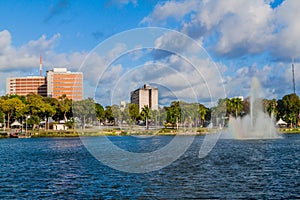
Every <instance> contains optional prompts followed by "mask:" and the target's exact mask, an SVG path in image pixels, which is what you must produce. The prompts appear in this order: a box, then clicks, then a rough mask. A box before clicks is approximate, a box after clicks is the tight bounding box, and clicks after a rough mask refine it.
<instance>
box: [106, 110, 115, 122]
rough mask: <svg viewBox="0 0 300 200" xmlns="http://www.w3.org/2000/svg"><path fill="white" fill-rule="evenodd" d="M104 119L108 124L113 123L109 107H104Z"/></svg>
mask: <svg viewBox="0 0 300 200" xmlns="http://www.w3.org/2000/svg"><path fill="white" fill-rule="evenodd" d="M104 113H105V114H104V115H105V119H106V120H107V121H108V123H114V119H115V118H114V115H113V111H112V108H111V106H105V112H104Z"/></svg>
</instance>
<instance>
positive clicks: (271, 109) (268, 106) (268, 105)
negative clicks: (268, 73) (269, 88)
mask: <svg viewBox="0 0 300 200" xmlns="http://www.w3.org/2000/svg"><path fill="white" fill-rule="evenodd" d="M263 106H264V110H265V112H266V113H268V114H269V116H271V115H272V114H273V115H274V116H277V114H278V110H277V101H276V99H272V100H268V99H264V100H263Z"/></svg>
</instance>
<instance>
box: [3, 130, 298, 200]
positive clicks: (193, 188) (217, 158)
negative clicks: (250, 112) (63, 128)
mask: <svg viewBox="0 0 300 200" xmlns="http://www.w3.org/2000/svg"><path fill="white" fill-rule="evenodd" d="M203 138H204V137H202V136H199V137H196V138H195V141H194V143H193V144H192V146H191V147H190V149H189V150H188V151H187V152H186V153H185V154H184V155H183V156H182V157H181V158H180V159H179V160H177V161H176V162H174V163H173V164H172V165H169V166H168V167H166V168H163V169H161V170H158V171H154V172H151V173H146V174H130V173H124V172H120V171H116V170H113V169H111V168H109V167H107V166H105V165H103V164H101V163H100V162H99V161H98V160H96V159H95V158H93V157H92V156H91V155H90V154H89V153H88V151H87V150H86V149H85V147H84V146H83V145H82V143H81V141H80V139H78V138H37V139H34V138H31V139H2V140H0V155H1V158H0V164H1V167H0V174H1V176H0V182H1V185H0V198H1V199H4V198H5V199H9V198H17V199H22V198H23V199H28V198H29V199H40V198H67V199H86V198H88V199H93V198H106V199H109V198H112V199H114V198H133V199H136V198H143V197H149V198H151V197H152V198H207V199H212V198H220V199H224V198H227V199H232V198H238V199H239V198H258V199H263V198H269V199H274V198H277V199H280V198H290V199H291V198H292V199H293V198H297V197H298V198H299V197H300V182H299V180H300V174H299V166H300V158H299V150H300V135H287V136H285V137H284V139H279V140H250V141H239V140H219V141H218V142H217V145H216V146H215V147H214V149H213V150H212V152H211V153H210V154H208V156H207V157H205V158H203V159H199V158H198V155H197V153H198V151H199V148H200V145H201V142H202V141H203ZM89 139H95V138H92V137H91V138H89ZM110 139H111V140H112V141H113V142H114V143H115V144H117V145H118V146H120V147H121V148H124V149H127V150H130V151H135V152H149V151H153V150H156V149H158V148H160V147H161V146H164V145H166V144H167V143H169V142H170V140H171V139H172V137H151V138H148V139H147V138H142V139H139V138H133V137H112V138H110ZM124 164H126V163H124Z"/></svg>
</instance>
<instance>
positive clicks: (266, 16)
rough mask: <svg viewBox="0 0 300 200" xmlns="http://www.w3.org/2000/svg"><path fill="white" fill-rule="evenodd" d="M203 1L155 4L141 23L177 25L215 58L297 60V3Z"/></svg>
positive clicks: (299, 52) (299, 5)
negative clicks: (262, 55) (267, 54)
mask: <svg viewBox="0 0 300 200" xmlns="http://www.w3.org/2000/svg"><path fill="white" fill-rule="evenodd" d="M270 3H272V1H264V0H252V1H246V0H230V1H223V0H205V1H167V2H164V3H159V4H158V5H156V7H155V8H154V10H153V12H152V13H151V14H150V15H149V16H147V17H145V18H144V19H143V21H142V22H148V23H150V24H151V25H161V24H162V23H167V22H168V19H174V20H176V21H177V22H181V28H180V30H181V31H182V32H184V33H187V34H189V35H190V36H192V37H194V38H201V39H200V40H201V41H204V43H205V44H206V45H207V47H208V48H210V49H213V50H214V51H215V53H217V54H219V55H225V56H230V57H239V56H244V55H249V54H250V55H251V54H258V53H262V52H271V53H272V56H274V57H275V59H289V58H290V59H291V57H295V58H296V57H300V43H299V42H297V41H298V36H299V35H300V26H299V25H298V24H297V23H298V22H297V19H299V18H300V13H299V12H298V10H299V8H300V2H299V1H289V0H287V1H284V2H283V3H282V4H281V5H279V6H277V7H276V8H275V9H272V8H271V6H270Z"/></svg>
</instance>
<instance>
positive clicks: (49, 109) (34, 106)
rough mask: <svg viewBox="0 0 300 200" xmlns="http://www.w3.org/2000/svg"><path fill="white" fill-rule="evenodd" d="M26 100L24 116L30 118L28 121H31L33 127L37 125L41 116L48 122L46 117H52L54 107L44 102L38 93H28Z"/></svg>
mask: <svg viewBox="0 0 300 200" xmlns="http://www.w3.org/2000/svg"><path fill="white" fill-rule="evenodd" d="M26 101H27V103H26V106H25V108H24V110H23V113H24V114H25V115H26V116H30V118H31V120H29V122H31V123H33V124H32V125H33V129H35V128H36V127H37V126H39V123H40V121H41V118H42V119H46V124H48V118H49V117H52V116H53V115H54V114H55V112H56V110H55V108H54V107H53V106H51V105H50V104H49V103H47V102H45V101H44V99H43V97H42V96H40V95H38V94H28V95H27V96H26Z"/></svg>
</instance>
